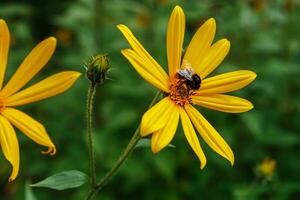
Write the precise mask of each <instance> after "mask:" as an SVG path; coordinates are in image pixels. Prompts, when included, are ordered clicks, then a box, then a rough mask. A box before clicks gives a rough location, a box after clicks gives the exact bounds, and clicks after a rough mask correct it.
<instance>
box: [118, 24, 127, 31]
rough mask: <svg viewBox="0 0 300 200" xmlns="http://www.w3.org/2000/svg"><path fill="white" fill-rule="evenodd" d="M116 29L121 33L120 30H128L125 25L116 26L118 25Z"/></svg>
mask: <svg viewBox="0 0 300 200" xmlns="http://www.w3.org/2000/svg"><path fill="white" fill-rule="evenodd" d="M117 28H118V29H119V30H120V31H122V29H128V27H127V26H126V25H124V24H118V25H117Z"/></svg>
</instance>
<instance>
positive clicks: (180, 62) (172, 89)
mask: <svg viewBox="0 0 300 200" xmlns="http://www.w3.org/2000/svg"><path fill="white" fill-rule="evenodd" d="M118 28H119V29H120V30H121V32H122V33H123V35H124V36H125V38H126V39H127V40H128V42H129V44H130V45H131V47H132V49H125V50H122V54H123V55H124V56H125V57H126V58H127V59H128V60H129V62H130V63H131V64H132V65H133V67H134V68H135V70H136V71H137V72H138V73H139V74H140V75H141V76H142V77H143V78H144V79H145V80H146V81H148V82H149V83H151V84H152V85H154V86H155V87H157V88H158V89H160V90H162V91H163V93H164V94H165V98H163V99H162V100H161V101H160V102H158V103H157V104H156V105H154V106H153V107H152V108H151V109H149V110H148V111H147V112H146V113H145V114H144V115H143V118H142V122H141V135H142V136H147V135H150V134H152V138H151V149H152V151H153V152H154V153H157V152H159V151H160V150H161V149H163V148H164V147H165V146H167V145H168V144H169V143H170V141H171V140H172V138H173V137H174V135H175V132H176V129H177V126H178V122H179V119H181V123H182V127H183V130H184V134H185V136H186V139H187V140H188V142H189V144H190V146H191V147H192V149H193V150H194V152H195V153H196V154H197V156H198V157H199V159H200V163H201V169H202V168H204V166H205V165H206V157H205V155H204V152H203V151H202V148H201V146H200V143H199V140H198V137H197V134H196V132H195V130H194V127H195V128H196V129H197V131H198V132H199V133H200V135H201V137H202V139H203V140H204V141H205V142H206V143H207V144H208V145H209V146H210V147H211V148H212V149H213V150H214V151H216V152H217V153H218V154H220V155H221V156H223V157H224V158H226V159H227V160H229V161H230V163H231V164H232V165H233V163H234V155H233V152H232V150H231V149H230V147H229V145H228V144H227V143H226V142H225V140H224V139H223V138H222V137H221V136H220V135H219V134H218V132H217V131H216V130H215V129H214V128H213V126H212V125H210V123H209V122H208V121H207V120H206V119H205V118H204V117H203V116H202V115H201V114H200V112H198V111H197V110H196V109H195V108H194V107H193V105H194V104H196V105H200V106H203V107H207V108H210V109H214V110H218V111H222V112H228V113H240V112H246V111H248V110H250V109H252V108H253V105H252V104H251V102H249V101H247V100H245V99H242V98H239V97H235V96H231V95H225V94H224V93H227V92H231V91H235V90H238V89H241V88H243V87H245V86H246V85H248V84H249V83H250V82H252V81H253V80H254V79H255V77H256V74H255V73H254V72H251V71H246V70H240V71H234V72H228V73H224V74H221V75H217V76H213V77H210V78H206V77H207V76H208V75H209V74H210V73H211V72H212V71H213V70H214V69H216V67H217V66H218V65H219V64H220V63H221V62H222V61H223V59H224V57H225V56H226V55H227V53H228V51H229V47H230V43H229V41H228V40H226V39H221V40H219V41H217V42H215V43H214V44H212V42H213V39H214V35H215V31H216V22H215V20H214V19H212V18H211V19H209V20H207V21H206V22H205V23H204V24H203V25H202V26H201V27H200V28H199V29H198V31H197V32H196V34H195V35H194V37H193V38H192V40H191V42H190V44H189V46H188V48H187V50H186V53H185V54H184V55H183V58H182V45H183V38H184V31H185V16H184V13H183V10H182V9H181V8H180V7H179V6H176V7H175V8H174V10H173V12H172V14H171V17H170V19H169V24H168V30H167V58H168V68H169V75H167V73H166V72H165V71H164V70H163V68H162V67H161V66H160V65H159V64H158V63H157V62H156V61H155V60H154V59H153V58H152V57H151V55H150V54H149V53H148V52H147V51H146V50H145V49H144V48H143V46H142V45H141V44H140V43H139V41H138V40H137V39H136V38H135V36H134V35H133V34H132V32H131V31H130V30H129V28H127V27H126V26H125V25H118ZM199 87H200V88H199Z"/></svg>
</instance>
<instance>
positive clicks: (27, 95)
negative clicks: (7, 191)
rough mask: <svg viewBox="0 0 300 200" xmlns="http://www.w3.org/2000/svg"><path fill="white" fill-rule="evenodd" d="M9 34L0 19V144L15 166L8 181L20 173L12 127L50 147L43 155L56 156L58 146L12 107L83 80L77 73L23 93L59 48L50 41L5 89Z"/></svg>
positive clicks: (32, 55) (26, 61)
mask: <svg viewBox="0 0 300 200" xmlns="http://www.w3.org/2000/svg"><path fill="white" fill-rule="evenodd" d="M9 41H10V34H9V30H8V27H7V25H6V23H5V21H4V20H2V19H0V143H1V148H2V151H3V153H4V156H5V158H6V159H7V160H8V161H9V162H10V163H11V165H12V168H13V169H12V173H11V175H10V178H9V181H12V180H14V179H15V178H16V176H17V175H18V172H19V162H20V156H19V143H18V140H17V136H16V133H15V131H14V128H13V126H12V125H14V126H15V127H17V128H18V129H19V130H20V131H22V132H23V133H24V134H25V135H26V136H28V137H29V138H30V139H32V140H33V141H35V142H36V143H38V144H40V145H43V146H46V147H48V150H47V151H45V152H43V153H46V154H48V153H49V154H51V155H54V154H55V152H56V149H55V146H54V144H53V143H52V141H51V139H50V138H49V136H48V134H47V132H46V130H45V128H44V126H43V125H42V124H40V123H39V122H38V121H36V120H34V119H33V118H31V117H30V116H28V115H27V114H25V113H23V112H22V111H20V110H17V109H15V108H13V107H16V106H21V105H25V104H29V103H32V102H35V101H39V100H42V99H46V98H48V97H51V96H55V95H57V94H59V93H61V92H64V91H65V90H67V89H68V88H70V87H71V86H72V85H73V83H74V82H75V81H76V80H77V78H78V77H79V76H80V73H78V72H74V71H65V72H61V73H57V74H55V75H53V76H50V77H48V78H46V79H44V80H42V81H40V82H38V83H36V84H34V85H32V86H30V87H28V88H27V89H22V88H23V87H24V86H25V85H26V84H27V83H28V82H29V81H30V80H31V79H32V78H33V77H34V76H35V75H36V74H37V73H38V72H39V71H40V70H41V69H42V68H43V67H44V66H45V65H46V63H47V62H48V61H49V59H50V58H51V56H52V54H53V53H54V50H55V47H56V39H55V38H53V37H50V38H48V39H46V40H44V41H42V42H41V43H39V44H38V45H37V46H36V47H35V48H34V49H33V50H32V51H31V52H30V53H29V54H28V55H27V57H26V58H25V59H24V61H23V62H22V64H21V65H20V67H19V68H18V70H17V71H16V72H15V74H14V75H13V76H12V78H11V79H10V80H9V81H8V83H7V84H6V85H5V86H4V87H2V86H3V80H4V74H5V70H6V66H7V58H8V50H9Z"/></svg>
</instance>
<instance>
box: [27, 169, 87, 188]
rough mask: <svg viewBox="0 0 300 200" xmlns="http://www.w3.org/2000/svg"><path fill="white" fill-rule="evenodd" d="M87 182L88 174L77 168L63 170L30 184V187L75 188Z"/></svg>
mask: <svg viewBox="0 0 300 200" xmlns="http://www.w3.org/2000/svg"><path fill="white" fill-rule="evenodd" d="M86 182H88V176H87V175H86V174H84V173H82V172H80V171H78V170H70V171H64V172H60V173H57V174H54V175H52V176H49V177H47V178H45V179H44V180H42V181H39V182H37V183H34V184H31V185H30V186H31V187H44V188H51V189H55V190H66V189H70V188H77V187H80V186H82V185H83V184H85V183H86Z"/></svg>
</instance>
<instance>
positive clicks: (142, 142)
mask: <svg viewBox="0 0 300 200" xmlns="http://www.w3.org/2000/svg"><path fill="white" fill-rule="evenodd" d="M150 146H151V141H150V139H149V138H143V139H140V140H139V141H138V143H137V144H136V146H135V148H145V147H150ZM167 147H171V148H176V146H175V145H173V144H168V146H167Z"/></svg>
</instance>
